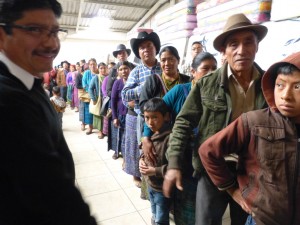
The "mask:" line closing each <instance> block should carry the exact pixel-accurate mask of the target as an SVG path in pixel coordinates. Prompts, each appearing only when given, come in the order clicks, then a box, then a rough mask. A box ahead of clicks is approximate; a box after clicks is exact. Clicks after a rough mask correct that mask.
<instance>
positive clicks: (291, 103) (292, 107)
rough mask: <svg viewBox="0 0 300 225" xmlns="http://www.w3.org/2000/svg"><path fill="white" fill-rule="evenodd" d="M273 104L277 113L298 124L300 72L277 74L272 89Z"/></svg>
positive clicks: (299, 120)
mask: <svg viewBox="0 0 300 225" xmlns="http://www.w3.org/2000/svg"><path fill="white" fill-rule="evenodd" d="M274 98H275V104H276V107H277V108H278V110H279V112H280V113H281V114H282V115H284V116H286V117H290V118H291V119H292V120H293V121H294V122H295V123H297V124H300V72H299V71H294V72H293V73H292V74H291V75H283V74H279V75H278V76H277V78H276V81H275V88H274Z"/></svg>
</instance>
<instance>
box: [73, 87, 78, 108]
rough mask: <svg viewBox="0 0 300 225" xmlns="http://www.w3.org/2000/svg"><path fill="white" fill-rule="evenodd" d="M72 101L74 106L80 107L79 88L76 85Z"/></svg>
mask: <svg viewBox="0 0 300 225" xmlns="http://www.w3.org/2000/svg"><path fill="white" fill-rule="evenodd" d="M72 102H73V103H74V107H79V98H78V89H77V88H76V87H74V88H73V96H72Z"/></svg>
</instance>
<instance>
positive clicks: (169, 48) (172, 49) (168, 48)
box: [159, 46, 180, 61]
mask: <svg viewBox="0 0 300 225" xmlns="http://www.w3.org/2000/svg"><path fill="white" fill-rule="evenodd" d="M164 52H170V53H171V54H172V55H173V56H175V58H176V59H177V60H178V61H179V60H180V57H179V54H178V51H177V49H176V48H175V47H173V46H166V47H164V48H163V49H162V50H160V53H159V58H160V57H161V55H162V54H163V53H164Z"/></svg>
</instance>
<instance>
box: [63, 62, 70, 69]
mask: <svg viewBox="0 0 300 225" xmlns="http://www.w3.org/2000/svg"><path fill="white" fill-rule="evenodd" d="M63 68H64V69H65V70H69V64H68V63H66V62H64V63H63Z"/></svg>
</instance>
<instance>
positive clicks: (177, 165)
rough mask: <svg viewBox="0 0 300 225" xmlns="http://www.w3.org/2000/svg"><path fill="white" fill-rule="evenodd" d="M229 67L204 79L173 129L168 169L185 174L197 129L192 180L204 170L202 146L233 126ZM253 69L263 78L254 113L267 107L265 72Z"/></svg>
mask: <svg viewBox="0 0 300 225" xmlns="http://www.w3.org/2000/svg"><path fill="white" fill-rule="evenodd" d="M227 66H228V64H227V63H226V64H225V65H223V66H222V67H221V68H219V69H217V70H215V71H214V72H212V73H210V74H207V75H205V76H204V77H203V78H202V79H200V80H199V81H198V82H197V83H196V85H195V87H193V88H192V90H191V92H190V94H189V95H188V97H187V99H186V101H185V103H184V105H183V107H182V109H181V111H180V113H179V114H178V116H177V118H176V121H175V124H174V127H173V129H172V134H171V136H170V141H169V147H168V149H167V152H166V156H167V159H168V169H179V170H182V172H184V171H183V170H184V168H185V165H184V161H186V155H188V153H187V152H186V150H187V148H189V146H190V145H189V141H187V140H190V137H191V136H192V134H193V129H194V128H197V127H198V134H197V137H196V138H194V140H195V142H196V143H195V144H194V146H195V147H194V148H193V149H188V151H193V153H192V164H193V168H194V174H193V176H194V177H199V175H200V172H201V171H202V170H203V166H202V163H201V161H200V158H199V155H198V151H197V150H198V148H199V146H200V145H201V143H203V142H204V141H205V140H206V139H207V138H209V137H210V136H212V135H213V134H215V133H217V132H218V131H220V130H221V129H223V128H224V127H226V126H227V125H228V124H229V123H230V122H231V111H232V110H231V108H232V103H231V98H230V93H229V88H228V75H227ZM254 66H255V67H256V69H257V70H258V71H259V74H260V77H259V79H257V80H256V81H255V93H256V100H255V102H256V103H255V109H262V108H266V107H267V104H266V101H265V99H264V96H263V93H262V90H261V77H262V75H263V73H264V71H263V70H262V69H261V68H260V67H259V66H258V65H257V64H256V63H254Z"/></svg>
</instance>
